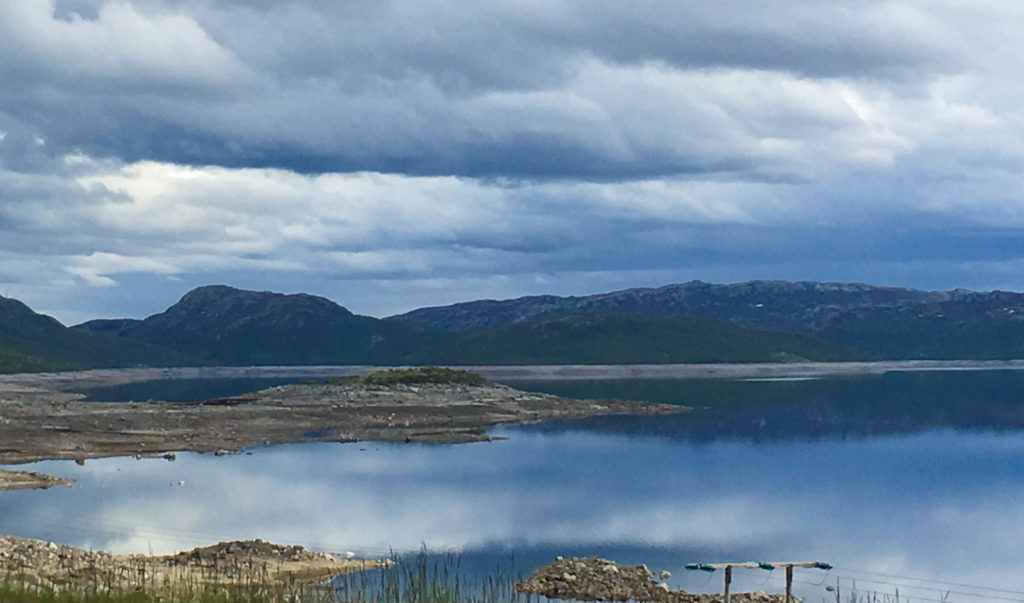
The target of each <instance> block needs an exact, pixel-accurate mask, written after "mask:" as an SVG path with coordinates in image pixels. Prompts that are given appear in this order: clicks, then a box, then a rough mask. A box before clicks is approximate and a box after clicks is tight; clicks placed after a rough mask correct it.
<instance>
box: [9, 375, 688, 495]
mask: <svg viewBox="0 0 1024 603" xmlns="http://www.w3.org/2000/svg"><path fill="white" fill-rule="evenodd" d="M680 410H683V409H681V408H680V407H678V406H671V405H658V404H640V403H635V402H622V401H607V400H599V401H598V400H583V401H580V400H571V399H567V398H560V397H557V396H551V395H547V394H535V393H527V392H522V391H519V390H515V389H512V388H510V387H506V386H503V385H495V384H484V385H458V384H420V385H405V384H397V385H367V384H361V383H348V382H335V383H319V384H300V385H287V386H281V387H274V388H270V389H267V390H263V391H260V392H256V393H254V394H250V395H245V396H238V397H233V398H224V399H219V400H207V401H204V402H188V403H168V402H146V403H102V402H81V401H79V400H77V399H76V396H75V395H74V394H69V393H66V392H57V391H53V390H47V389H44V388H40V387H24V386H22V387H20V388H18V387H12V386H10V385H9V386H8V387H6V389H5V388H0V465H2V464H17V463H25V462H31V461H37V460H44V459H75V460H85V459H88V458H96V457H106V456H125V455H153V454H163V453H166V452H173V451H185V450H188V451H197V452H221V451H223V452H228V451H237V450H240V449H242V448H244V447H247V446H253V445H259V444H278V443H289V442H307V441H332V442H354V441H358V440H379V441H398V442H439V443H457V442H470V441H480V440H486V439H488V436H487V435H486V430H487V429H488V428H490V427H493V426H495V425H499V424H507V423H521V422H528V421H537V420H542V419H557V418H571V417H584V416H590V415H599V414H612V413H644V414H656V413H671V412H679V411H680ZM9 479H10V478H9ZM4 483H5V481H0V488H2V487H3V484H4ZM41 485H46V484H41Z"/></svg>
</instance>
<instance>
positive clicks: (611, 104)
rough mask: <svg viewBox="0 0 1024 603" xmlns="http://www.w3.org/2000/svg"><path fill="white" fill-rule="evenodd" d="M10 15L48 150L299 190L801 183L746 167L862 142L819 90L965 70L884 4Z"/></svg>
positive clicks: (315, 6)
mask: <svg viewBox="0 0 1024 603" xmlns="http://www.w3.org/2000/svg"><path fill="white" fill-rule="evenodd" d="M9 4H10V7H9V8H10V10H8V11H7V18H5V22H6V23H7V26H6V28H5V27H3V25H0V33H2V34H4V35H3V36H0V40H4V39H6V40H7V41H6V43H5V42H3V41H0V51H2V52H0V57H3V58H2V59H0V76H3V77H4V78H5V80H6V81H7V82H8V83H9V84H10V85H7V86H5V87H4V88H3V90H2V91H0V110H4V111H7V112H8V113H10V114H11V115H12V116H14V117H16V118H17V119H18V120H20V121H21V122H22V123H23V124H25V127H28V128H31V129H34V130H35V131H36V132H38V134H39V135H40V136H42V137H44V138H46V139H47V140H48V141H50V143H51V145H54V146H55V147H58V148H60V149H64V150H83V151H86V152H88V153H91V154H94V155H98V156H109V157H115V158H119V159H121V160H124V161H135V160H145V159H152V160H160V161H170V162H178V163H190V164H215V165H224V166H232V167H243V166H260V167H284V168H288V169H293V170H297V171H301V172H330V171H355V170H369V171H382V172H393V173H407V174H417V175H432V174H459V175H466V176H510V177H517V178H518V177H526V178H529V177H540V178H547V177H568V178H577V177H579V178H587V179H602V178H604V179H607V178H632V177H651V176H660V175H672V174H693V173H721V172H725V173H733V174H736V177H739V178H746V177H759V176H758V173H759V172H768V173H769V174H771V175H773V176H774V177H787V176H792V175H793V174H794V173H796V174H798V175H799V173H800V168H799V166H796V165H793V163H794V162H793V160H792V158H790V157H786V156H785V153H775V152H772V151H771V150H767V151H762V152H760V153H759V152H754V151H752V149H756V147H757V146H758V145H759V143H761V142H762V141H764V140H765V139H766V138H773V139H774V138H779V136H777V134H776V133H775V132H774V131H775V130H785V131H786V133H785V134H784V135H783V136H782V138H786V139H792V140H793V141H794V144H807V138H806V137H807V136H809V135H811V134H812V133H811V132H808V131H806V129H805V128H798V127H795V126H798V125H800V124H805V123H819V124H821V126H820V128H818V132H815V133H813V134H814V135H816V136H820V135H823V134H824V135H827V137H828V138H829V141H828V142H829V143H830V144H832V145H835V146H843V145H844V144H845V142H844V141H843V140H841V139H840V137H841V136H842V135H853V136H861V135H865V134H867V133H869V131H868V129H866V128H865V127H864V126H863V124H860V123H859V122H858V120H857V118H856V116H855V115H854V114H853V113H852V112H851V111H850V110H849V109H848V108H847V107H845V106H842V100H841V99H839V98H838V97H837V96H836V94H835V91H834V90H833V91H832V93H831V94H830V93H829V91H828V90H827V88H829V87H830V84H828V82H827V80H828V79H830V78H839V79H843V78H866V79H872V80H880V81H892V82H894V85H895V84H898V85H901V86H908V85H909V86H910V87H918V86H922V85H925V84H926V83H927V82H928V80H929V78H930V77H933V76H934V75H936V74H938V73H945V72H950V71H953V70H956V69H958V67H959V60H958V59H957V57H959V56H961V54H962V52H961V51H962V49H961V46H962V43H961V40H960V38H959V35H957V34H956V33H955V32H953V31H951V30H950V28H949V27H948V26H947V25H945V24H943V23H942V22H941V21H940V20H938V19H935V18H933V17H931V16H930V15H929V14H928V12H926V11H924V10H920V9H915V8H913V7H911V6H907V5H893V4H892V3H881V2H869V3H849V4H844V3H827V4H824V3H818V2H798V1H795V2H787V3H776V4H773V5H772V6H770V7H769V6H767V5H765V4H763V3H760V2H753V1H752V0H749V1H745V2H741V3H729V4H728V5H725V4H715V3H705V2H674V1H672V2H669V1H665V2H642V3H621V2H604V1H602V2H587V3H579V2H552V3H547V2H537V3H524V2H502V1H496V2H483V3H473V4H472V5H461V4H458V3H442V4H424V3H419V2H411V1H392V2H379V3H347V2H346V3H326V4H325V3H313V2H283V3H280V2H278V3H269V4H262V3H252V2H244V3H230V2H227V3H208V2H187V1H186V2H172V1H169V0H168V1H144V2H137V3H134V4H131V5H129V4H122V3H113V2H87V1H85V0H77V1H74V2H57V3H56V4H54V5H52V6H49V7H48V6H47V3H45V2H39V3H32V4H20V3H15V2H10V3H9ZM808 87H818V88H820V90H818V91H817V94H819V95H825V96H831V97H832V101H831V102H828V101H826V102H825V103H824V104H821V103H808V102H806V101H807V95H806V93H807V90H806V89H807V88H808ZM744 96H752V98H751V99H750V101H751V102H749V103H747V102H744V101H743V97H744ZM723 97H730V98H731V99H732V101H731V102H729V103H725V102H722V99H723ZM830 105H831V106H830ZM794 111H795V112H796V113H797V114H799V119H793V118H791V117H788V116H787V113H792V112H794ZM765 113H768V114H771V113H778V114H779V117H778V118H772V119H770V120H765V119H764V115H763V114H765Z"/></svg>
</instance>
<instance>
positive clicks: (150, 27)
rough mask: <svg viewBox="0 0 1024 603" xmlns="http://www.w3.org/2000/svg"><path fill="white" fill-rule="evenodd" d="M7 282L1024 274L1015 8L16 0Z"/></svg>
mask: <svg viewBox="0 0 1024 603" xmlns="http://www.w3.org/2000/svg"><path fill="white" fill-rule="evenodd" d="M0 11H2V13H0V14H2V15H3V16H2V18H0V295H4V296H7V297H15V298H17V299H20V300H22V301H24V302H26V303H28V304H29V305H30V306H32V307H33V308H34V309H36V310H37V311H41V312H45V313H48V314H51V315H53V316H55V317H57V318H58V319H60V320H61V321H63V322H65V323H66V324H74V323H77V322H80V321H84V320H87V319H90V318H97V317H144V316H147V315H149V314H153V313H156V312H160V311H162V310H164V309H166V308H167V307H168V306H169V305H171V304H172V303H174V302H175V301H177V299H178V298H179V297H180V296H181V295H183V294H184V293H185V292H187V291H188V290H189V289H191V288H193V287H196V286H200V285H206V284H228V285H233V286H237V287H241V288H247V289H258V290H273V291H281V292H300V291H301V292H307V293H313V294H317V295H323V296H325V297H328V298H330V299H332V300H334V301H336V302H338V303H340V304H342V305H344V306H345V307H347V308H349V309H350V310H352V311H355V312H358V313H361V314H368V315H372V316H387V315H391V314H395V313H399V312H404V311H407V310H411V309H413V308H416V307H421V306H428V305H440V304H447V303H453V302H458V301H467V300H472V299H480V298H495V299H501V298H509V297H517V296H521V295H531V294H542V293H551V294H559V295H579V294H588V293H598V292H605V291H611V290H616V289H622V288H628V287H641V286H660V285H665V284H669V283H675V282H683V281H688V280H692V279H700V280H704V281H708V282H719V283H725V282H736V281H744V280H752V279H782V280H818V281H858V282H867V283H872V284H880V285H898V286H910V287H918V288H925V289H951V288H955V287H964V288H969V289H979V290H987V289H1008V290H1021V289H1024V237H1022V236H1021V235H1022V234H1024V109H1022V107H1024V103H1021V101H1020V99H1021V98H1024V78H1022V77H1020V76H1021V72H1022V70H1024V44H1022V43H1021V41H1020V36H1019V32H1020V31H1022V30H1024V4H1021V3H1020V2H1016V1H1013V0H973V1H971V2H963V1H956V2H954V1H952V0H891V1H886V2H882V1H875V0H833V1H829V2H822V1H820V0H778V1H777V2H771V3H767V2H762V1H761V0H734V1H731V2H706V1H703V0H665V1H645V0H637V1H636V2H621V1H619V0H615V1H613V0H586V1H583V0H578V1H570V0H544V1H543V2H538V1H535V0H521V1H512V0H477V1H474V2H451V1H445V0H442V1H439V2H430V3H427V2H420V1H414V0H376V1H374V2H352V1H339V2H314V1H312V0H310V1H302V0H294V1H288V0H280V1H277V0H275V1H272V2H269V1H265V0H250V1H246V2H243V1H240V0H218V1H216V2H214V1H211V0H138V1H135V2H126V1H109V0H49V1H48V0H33V1H31V2H25V1H24V0H0Z"/></svg>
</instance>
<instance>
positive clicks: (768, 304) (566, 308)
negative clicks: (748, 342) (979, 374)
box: [390, 281, 1024, 333]
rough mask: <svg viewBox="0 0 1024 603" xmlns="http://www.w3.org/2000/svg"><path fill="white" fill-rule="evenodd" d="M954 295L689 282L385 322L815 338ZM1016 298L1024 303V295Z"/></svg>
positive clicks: (422, 312) (430, 312)
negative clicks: (651, 323) (878, 313)
mask: <svg viewBox="0 0 1024 603" xmlns="http://www.w3.org/2000/svg"><path fill="white" fill-rule="evenodd" d="M958 294H959V292H957V291H951V292H943V291H920V290H917V289H907V288H897V287H876V286H872V285H864V284H859V283H815V282H796V283H791V282H785V281H750V282H746V283H735V284H729V285H715V284H711V283H705V282H701V281H690V282H688V283H681V284H675V285H667V286H664V287H659V288H657V289H625V290H622V291H613V292H611V293H600V294H597V295H587V296H582V297H556V296H552V295H542V296H533V297H521V298H518V299H509V300H502V301H494V300H479V301H472V302H465V303H460V304H453V305H450V306H439V307H432V308H421V309H418V310H413V311H412V312H408V313H405V314H401V315H398V316H393V317H391V318H390V320H394V321H398V322H404V323H408V324H415V325H421V326H424V327H435V328H441V329H446V330H451V331H467V330H474V329H483V328H491V327H501V326H506V325H511V324H516V323H518V322H522V321H525V320H529V319H531V318H535V317H538V316H560V315H566V314H580V313H584V312H594V311H600V312H621V313H629V314H641V315H645V316H672V315H676V316H696V317H701V318H712V319H715V320H722V321H725V322H731V323H734V324H738V325H742V326H746V327H752V328H756V329H774V330H780V331H795V332H800V333H815V332H818V331H820V330H821V329H823V328H824V327H825V326H826V325H828V324H829V323H830V322H831V321H832V320H833V319H834V318H835V317H837V316H839V315H841V314H843V313H845V312H848V311H850V310H854V309H857V308H881V307H900V306H905V305H911V304H927V303H937V302H942V301H947V300H950V299H952V298H954V297H955V296H957V295H958ZM1012 295H1017V296H1018V297H1019V298H1020V300H1019V301H1018V303H1024V295H1020V294H1012Z"/></svg>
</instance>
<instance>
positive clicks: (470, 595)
mask: <svg viewBox="0 0 1024 603" xmlns="http://www.w3.org/2000/svg"><path fill="white" fill-rule="evenodd" d="M395 562H396V563H395V565H394V566H393V567H392V568H390V569H385V570H366V571H362V572H355V573H351V574H342V575H340V576H336V577H335V578H333V579H332V580H331V581H329V582H325V583H318V584H288V583H276V584H269V585H268V584H266V583H265V580H264V574H263V572H262V571H261V570H260V569H258V568H252V567H239V568H237V569H238V571H239V572H240V573H239V574H237V577H239V578H240V580H239V584H237V585H231V586H224V585H214V584H209V583H207V582H204V581H201V580H199V581H191V582H185V583H174V584H167V583H156V581H153V580H150V581H146V580H142V581H141V582H140V581H139V580H138V578H139V576H138V573H137V572H129V573H132V574H133V575H130V576H129V575H127V574H126V573H124V572H117V573H116V574H115V573H109V574H103V573H102V572H95V573H91V574H90V578H89V580H88V581H86V582H79V583H75V584H71V585H56V584H52V583H40V581H39V580H38V579H33V578H31V577H29V576H21V577H17V576H14V577H8V578H7V579H5V580H4V581H2V582H0V603H239V602H240V603H284V602H288V603H504V602H509V603H512V602H513V601H516V602H529V601H532V600H533V597H529V596H526V595H521V594H518V593H515V592H514V591H513V590H512V583H513V582H514V580H512V579H511V578H510V577H506V576H505V575H504V574H503V573H502V572H500V571H496V572H495V573H494V574H492V575H491V576H488V577H486V578H484V579H483V580H482V581H480V582H478V583H474V584H470V583H469V582H468V581H467V579H466V578H465V577H464V576H463V575H462V573H461V567H460V558H459V557H458V556H457V555H447V556H444V557H441V558H438V557H432V556H430V555H428V554H427V553H426V552H425V551H424V552H420V553H419V554H418V555H412V556H410V557H408V558H398V557H396V558H395ZM78 569H83V568H78ZM71 571H72V572H74V571H75V570H71ZM246 572H248V574H246Z"/></svg>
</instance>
